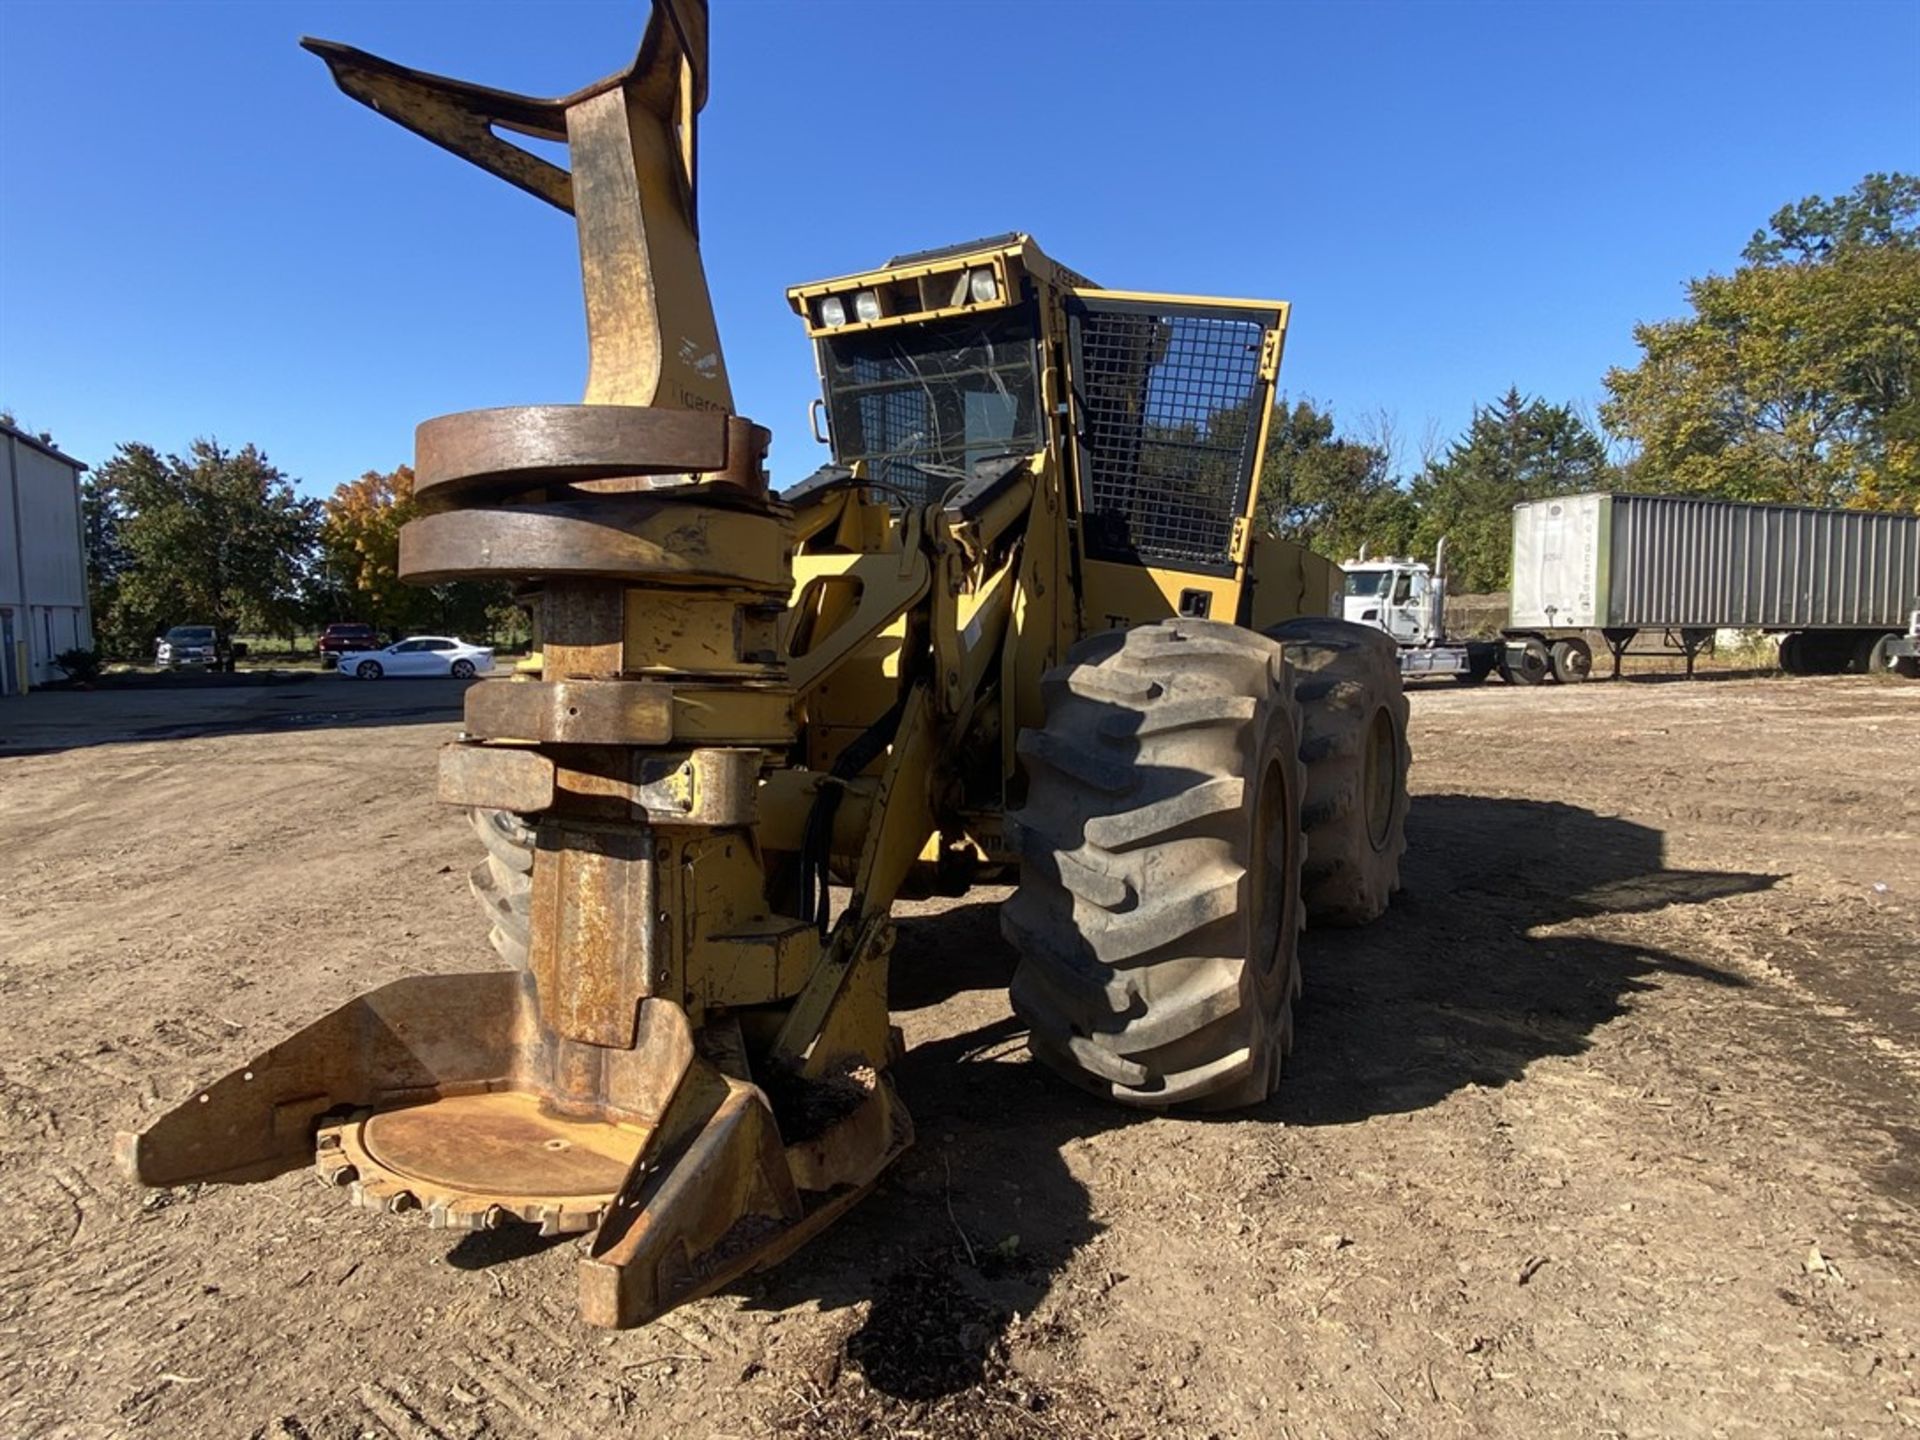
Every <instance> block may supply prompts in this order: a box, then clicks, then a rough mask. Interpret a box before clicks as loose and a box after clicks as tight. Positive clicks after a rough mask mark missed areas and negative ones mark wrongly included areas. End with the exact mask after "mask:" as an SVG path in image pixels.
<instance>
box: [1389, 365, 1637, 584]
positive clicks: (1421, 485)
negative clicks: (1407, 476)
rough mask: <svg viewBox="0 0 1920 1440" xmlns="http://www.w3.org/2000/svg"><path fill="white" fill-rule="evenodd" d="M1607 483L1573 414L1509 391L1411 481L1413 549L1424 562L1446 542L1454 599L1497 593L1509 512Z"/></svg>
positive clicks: (1607, 471)
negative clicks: (1524, 502) (1415, 513)
mask: <svg viewBox="0 0 1920 1440" xmlns="http://www.w3.org/2000/svg"><path fill="white" fill-rule="evenodd" d="M1613 479H1614V476H1613V469H1612V466H1611V465H1610V464H1609V462H1608V459H1607V450H1606V445H1605V443H1604V442H1603V441H1602V440H1601V438H1600V437H1599V435H1597V434H1596V433H1595V432H1594V430H1593V427H1592V426H1590V425H1588V424H1587V423H1586V421H1585V420H1583V419H1582V418H1581V417H1580V415H1579V414H1578V413H1577V412H1575V411H1574V410H1573V409H1572V408H1571V407H1570V406H1566V405H1550V404H1548V403H1547V402H1546V401H1544V400H1539V399H1532V400H1530V399H1527V398H1526V397H1525V396H1523V395H1522V394H1521V393H1520V391H1519V390H1518V389H1517V388H1510V389H1509V390H1508V391H1507V393H1506V394H1505V395H1503V396H1501V397H1500V399H1498V400H1496V401H1495V402H1494V403H1493V404H1491V405H1487V406H1476V407H1475V408H1474V412H1473V419H1472V421H1471V422H1470V423H1469V424H1468V426H1467V429H1466V433H1465V434H1463V435H1462V436H1461V437H1460V438H1459V439H1458V440H1456V441H1454V442H1453V444H1451V445H1449V446H1448V447H1447V449H1446V451H1445V453H1444V454H1442V455H1441V456H1440V457H1439V458H1438V459H1436V460H1433V461H1431V462H1429V463H1428V465H1427V467H1426V468H1425V469H1424V470H1423V471H1422V472H1421V473H1420V474H1419V475H1418V476H1416V477H1415V479H1414V481H1413V484H1412V486H1411V497H1412V501H1413V504H1414V505H1415V506H1416V507H1417V509H1418V512H1419V524H1418V527H1417V532H1416V537H1417V538H1416V547H1417V550H1418V552H1419V553H1420V554H1421V555H1425V556H1431V555H1432V554H1433V553H1434V550H1435V549H1436V547H1437V546H1438V545H1439V543H1440V541H1441V539H1442V538H1444V539H1445V540H1446V541H1447V554H1448V556H1449V560H1448V569H1449V571H1450V573H1451V578H1452V589H1453V591H1454V593H1455V594H1460V595H1464V594H1470V593H1472V592H1474V591H1485V590H1499V589H1504V588H1505V587H1506V585H1507V583H1508V579H1509V576H1508V570H1509V568H1510V566H1511V562H1512V553H1513V552H1512V526H1513V507H1514V506H1515V505H1516V504H1518V503H1519V502H1520V501H1522V500H1538V499H1541V498H1543V497H1545V496H1549V495H1573V494H1578V493H1579V492H1581V491H1585V490H1604V489H1607V488H1608V487H1609V486H1610V485H1611V484H1612V483H1613Z"/></svg>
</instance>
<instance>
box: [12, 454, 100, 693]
mask: <svg viewBox="0 0 1920 1440" xmlns="http://www.w3.org/2000/svg"><path fill="white" fill-rule="evenodd" d="M0 450H4V452H5V453H4V454H3V455H0V695H18V694H21V693H22V692H24V691H25V690H27V689H28V688H29V687H30V686H33V685H44V684H47V683H48V682H49V681H53V680H58V679H60V678H62V671H61V670H60V668H59V667H58V666H56V665H55V664H54V663H53V657H54V656H56V655H58V654H60V653H62V652H63V651H67V650H74V649H88V648H91V647H92V645H93V615H92V612H91V611H90V610H89V609H88V605H87V559H86V540H85V533H84V529H83V526H82V522H81V511H80V472H81V471H83V470H85V469H86V468H87V467H86V466H85V465H83V464H81V463H80V462H79V461H78V460H76V459H74V458H73V457H72V456H71V455H66V454H63V453H61V452H60V451H59V450H58V449H56V448H55V447H54V446H53V445H51V444H49V443H48V442H47V441H45V440H42V439H39V438H37V437H35V436H33V435H30V434H28V433H27V432H26V431H24V430H22V429H20V428H19V427H18V426H16V425H10V424H8V423H6V422H5V421H4V420H0Z"/></svg>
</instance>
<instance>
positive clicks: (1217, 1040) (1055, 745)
mask: <svg viewBox="0 0 1920 1440" xmlns="http://www.w3.org/2000/svg"><path fill="white" fill-rule="evenodd" d="M1043 688H1044V693H1045V698H1046V707H1047V716H1046V723H1045V725H1044V726H1042V727H1041V728H1039V729H1037V730H1027V731H1024V732H1023V733H1022V734H1021V736H1020V755H1021V758H1022V759H1023V761H1024V762H1025V764H1026V770H1027V776H1028V790H1027V800H1026V804H1025V806H1024V807H1023V808H1022V809H1020V810H1019V811H1017V812H1015V813H1013V814H1010V815H1009V816H1008V817H1007V818H1008V833H1009V836H1010V837H1011V839H1012V841H1013V843H1014V846H1015V848H1016V849H1017V850H1018V851H1019V853H1020V887H1019V889H1018V890H1017V891H1016V892H1015V893H1014V895H1013V898H1012V899H1010V900H1008V901H1007V903H1006V904H1005V905H1004V906H1002V907H1001V912H1000V917H1001V918H1000V925H1001V930H1002V932H1003V933H1004V934H1005V935H1006V937H1007V939H1008V940H1009V941H1010V942H1011V943H1012V945H1013V946H1014V948H1015V949H1016V950H1017V951H1018V952H1019V955H1020V963H1019V967H1018V969H1017V970H1016V971H1015V973H1014V977H1013V1005H1014V1009H1015V1010H1016V1011H1017V1012H1018V1013H1019V1015H1020V1016H1021V1018H1022V1019H1024V1020H1025V1021H1026V1023H1027V1025H1028V1027H1029V1029H1030V1032H1031V1035H1030V1040H1029V1045H1030V1047H1031V1048H1032V1050H1033V1053H1034V1054H1035V1055H1036V1056H1037V1057H1038V1058H1039V1059H1040V1060H1042V1061H1043V1062H1045V1063H1046V1064H1048V1065H1050V1066H1052V1067H1053V1068H1054V1069H1055V1070H1057V1071H1059V1072H1060V1073H1061V1074H1062V1075H1065V1076H1066V1077H1067V1078H1068V1079H1070V1080H1072V1081H1074V1082H1076V1083H1078V1084H1081V1085H1084V1086H1086V1087H1087V1088H1089V1089H1092V1090H1094V1091H1096V1092H1098V1093H1100V1094H1102V1095H1105V1096H1109V1097H1111V1098H1113V1099H1115V1100H1119V1101H1122V1102H1124V1103H1126V1104H1130V1105H1138V1106H1144V1107H1148V1108H1156V1109H1157V1108H1165V1107H1167V1106H1172V1105H1181V1104H1192V1105H1196V1106H1202V1107H1205V1108H1210V1109H1224V1108H1228V1107H1231V1106H1236V1105H1249V1104H1253V1103H1255V1102H1257V1101H1260V1100H1263V1099H1265V1098H1266V1097H1267V1096H1268V1095H1270V1094H1272V1093H1273V1091H1274V1089H1275V1087H1276V1086H1278V1084H1279V1083H1280V1066H1281V1061H1282V1059H1283V1058H1284V1056H1285V1055H1286V1053H1287V1051H1288V1050H1289V1049H1290V1048H1291V1047H1292V1044H1293V998H1294V996H1295V995H1296V994H1297V993H1298V991H1299V988H1300V963H1299V954H1298V948H1297V946H1298V940H1299V934H1300V927H1301V907H1300V878H1299V876H1300V859H1301V855H1302V854H1303V852H1304V849H1305V846H1304V844H1303V842H1302V840H1301V837H1300V820H1299V817H1300V803H1301V795H1302V785H1301V779H1300V761H1299V754H1300V721H1299V713H1298V710H1297V708H1296V705H1295V702H1294V698H1293V675H1292V670H1291V666H1290V665H1289V664H1288V662H1287V658H1286V652H1285V651H1284V650H1283V649H1282V648H1281V647H1280V646H1279V645H1277V644H1275V643H1274V642H1273V641H1271V640H1269V639H1267V638H1266V637H1265V636H1263V635H1259V634H1256V633H1254V632H1253V631H1251V630H1244V629H1241V628H1240V627H1238V626H1235V625H1228V624H1224V623H1221V622H1219V621H1212V620H1186V619H1182V620H1169V621H1164V622H1161V623H1159V624H1156V625H1143V626H1140V627H1138V628H1135V629H1133V630H1129V631H1125V632H1120V631H1113V632H1109V633H1107V634H1103V635H1096V636H1092V637H1090V638H1088V639H1086V640H1083V641H1081V642H1080V643H1079V644H1078V645H1076V646H1075V647H1074V648H1073V649H1072V650H1071V651H1069V652H1068V655H1067V661H1066V663H1065V664H1064V665H1062V666H1060V667H1059V668H1058V669H1055V670H1053V671H1051V672H1050V673H1049V674H1048V675H1047V677H1046V680H1045V682H1044V687H1043Z"/></svg>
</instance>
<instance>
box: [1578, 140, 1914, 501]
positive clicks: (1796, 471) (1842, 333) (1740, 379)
mask: <svg viewBox="0 0 1920 1440" xmlns="http://www.w3.org/2000/svg"><path fill="white" fill-rule="evenodd" d="M1742 259H1743V262H1744V263H1742V264H1741V265H1740V266H1739V267H1738V268H1736V269H1735V270H1734V271H1733V273H1732V274H1730V275H1709V276H1707V277H1705V278H1704V279H1699V280H1693V281H1690V282H1688V285H1687V290H1686V293H1687V301H1688V304H1689V305H1690V306H1691V308H1692V312H1693V313H1692V314H1691V315H1688V316H1686V317H1684V318H1681V319H1677V320H1665V321H1657V322H1654V323H1650V324H1643V325H1639V326H1636V327H1635V329H1634V339H1635V341H1636V342H1637V343H1638V344H1639V346H1640V349H1641V359H1640V363H1639V364H1638V365H1636V366H1634V367H1633V368H1631V369H1615V370H1612V371H1610V372H1609V373H1608V375H1607V379H1606V383H1607V390H1608V392H1609V397H1610V398H1609V399H1608V401H1607V403H1606V405H1605V406H1604V407H1603V409H1602V412H1601V413H1602V416H1603V418H1604V419H1605V421H1606V423H1607V425H1608V427H1609V428H1610V429H1611V430H1613V431H1614V432H1615V433H1616V434H1618V435H1621V436H1623V437H1624V438H1626V439H1628V440H1629V441H1631V442H1632V443H1633V444H1634V445H1635V446H1636V447H1637V450H1638V457H1637V459H1636V460H1635V462H1634V465H1633V481H1634V484H1635V486H1636V487H1637V488H1645V489H1649V490H1658V491H1661V492H1672V491H1677V492H1689V493H1697V494H1706V495H1719V496H1725V497H1727V498H1730V499H1736V500H1771V501H1785V502H1791V503H1797V504H1805V505H1857V506H1862V507H1867V508H1891V509H1907V510H1913V509H1920V398H1917V396H1920V178H1917V177H1915V176H1911V175H1897V174H1896V175H1869V176H1868V177H1866V179H1864V180H1862V181H1861V182H1860V184H1859V185H1858V186H1856V187H1855V188H1854V190H1853V192H1852V193H1851V194H1849V195H1845V196H1840V197H1837V198H1835V199H1832V200H1826V199H1822V198H1821V197H1819V196H1817V195H1816V196H1811V197H1809V198H1807V199H1805V200H1801V201H1799V202H1798V203H1796V204H1793V205H1788V206H1785V207H1783V208H1782V209H1781V210H1779V211H1778V212H1777V213H1776V214H1775V215H1774V216H1773V218H1772V220H1771V221H1769V222H1768V225H1767V228H1765V229H1764V230H1760V231H1757V232H1756V233H1755V234H1754V236H1753V238H1752V240H1751V241H1749V243H1748V244H1747V247H1746V249H1745V251H1744V252H1743V253H1742Z"/></svg>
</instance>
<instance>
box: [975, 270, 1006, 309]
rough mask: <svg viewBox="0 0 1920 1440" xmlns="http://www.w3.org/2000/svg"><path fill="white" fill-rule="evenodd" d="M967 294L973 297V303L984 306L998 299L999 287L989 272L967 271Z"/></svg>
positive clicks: (991, 272)
mask: <svg viewBox="0 0 1920 1440" xmlns="http://www.w3.org/2000/svg"><path fill="white" fill-rule="evenodd" d="M967 293H968V294H969V295H971V296H973V299H974V303H975V304H977V305H985V304H987V303H989V302H990V301H994V300H998V299H999V298H1000V286H999V285H998V284H997V283H996V282H995V280H994V278H993V271H991V270H984V269H983V270H969V271H968V272H967Z"/></svg>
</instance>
